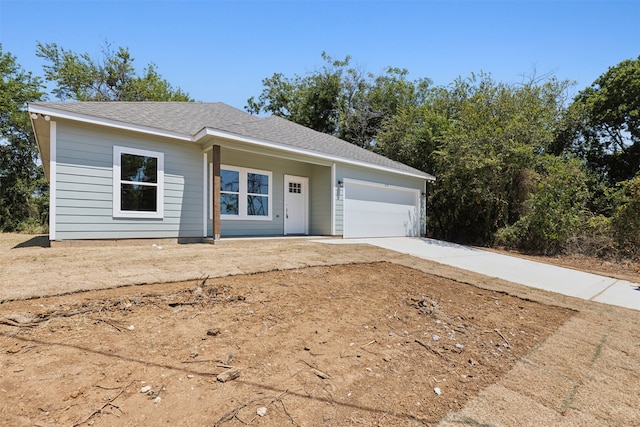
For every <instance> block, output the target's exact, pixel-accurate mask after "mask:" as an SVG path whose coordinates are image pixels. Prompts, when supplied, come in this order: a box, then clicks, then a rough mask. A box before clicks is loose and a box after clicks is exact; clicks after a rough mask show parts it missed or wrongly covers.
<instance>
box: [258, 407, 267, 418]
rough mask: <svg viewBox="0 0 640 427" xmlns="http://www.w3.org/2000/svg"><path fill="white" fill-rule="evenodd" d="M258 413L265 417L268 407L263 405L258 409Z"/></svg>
mask: <svg viewBox="0 0 640 427" xmlns="http://www.w3.org/2000/svg"><path fill="white" fill-rule="evenodd" d="M256 414H258V416H260V417H264V416H265V415H267V408H265V407H264V406H261V407H260V408H258V410H257V411H256Z"/></svg>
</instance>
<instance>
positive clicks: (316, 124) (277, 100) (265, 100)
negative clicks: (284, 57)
mask: <svg viewBox="0 0 640 427" xmlns="http://www.w3.org/2000/svg"><path fill="white" fill-rule="evenodd" d="M322 59H323V60H324V61H325V62H326V64H325V65H324V66H323V67H322V68H321V69H320V70H318V71H316V72H315V73H312V74H309V75H306V76H298V75H295V76H294V77H286V76H284V75H283V74H281V73H275V74H273V76H271V77H269V78H266V79H263V80H262V84H263V86H264V89H263V90H262V93H261V94H260V96H259V97H258V99H257V100H256V99H255V97H251V98H249V99H248V100H247V106H246V107H245V109H246V110H247V111H248V112H249V113H252V114H260V113H261V112H265V113H271V114H273V115H275V116H279V117H284V118H286V119H288V120H291V121H293V122H295V123H298V124H300V125H303V126H306V127H309V128H311V129H314V130H316V131H318V132H323V133H328V134H335V132H336V131H337V129H338V120H339V112H340V109H341V108H340V103H341V102H342V99H341V92H342V75H343V73H344V72H345V67H346V66H347V65H348V64H349V61H350V59H351V58H350V57H349V56H347V57H346V58H345V59H344V61H340V60H333V59H332V58H331V57H330V56H329V55H327V54H326V53H325V52H322Z"/></svg>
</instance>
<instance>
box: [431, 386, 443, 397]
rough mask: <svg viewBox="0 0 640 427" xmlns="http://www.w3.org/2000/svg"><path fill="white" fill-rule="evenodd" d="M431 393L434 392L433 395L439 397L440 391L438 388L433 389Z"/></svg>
mask: <svg viewBox="0 0 640 427" xmlns="http://www.w3.org/2000/svg"><path fill="white" fill-rule="evenodd" d="M433 392H434V393H435V394H437V395H438V396H440V395H441V394H442V390H440V387H436V388H434V389H433Z"/></svg>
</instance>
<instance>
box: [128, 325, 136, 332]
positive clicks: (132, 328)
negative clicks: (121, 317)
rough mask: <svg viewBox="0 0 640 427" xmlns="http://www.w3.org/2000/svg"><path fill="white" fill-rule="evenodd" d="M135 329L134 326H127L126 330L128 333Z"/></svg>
mask: <svg viewBox="0 0 640 427" xmlns="http://www.w3.org/2000/svg"><path fill="white" fill-rule="evenodd" d="M135 328H136V327H135V326H133V325H129V326H127V329H128V330H130V331H133V330H134V329H135Z"/></svg>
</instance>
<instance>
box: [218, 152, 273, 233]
mask: <svg viewBox="0 0 640 427" xmlns="http://www.w3.org/2000/svg"><path fill="white" fill-rule="evenodd" d="M222 169H225V170H230V171H234V172H238V174H239V178H238V179H239V181H240V182H239V184H240V191H239V192H238V199H239V200H238V215H225V214H222V212H221V213H220V219H221V220H231V221H271V220H272V219H273V172H271V171H265V170H260V169H253V168H244V167H240V166H231V165H222V164H221V165H220V171H222ZM250 173H255V174H259V175H266V176H267V178H268V180H269V181H268V185H269V191H268V192H267V194H260V196H265V197H267V209H268V215H249V214H248V213H247V210H248V209H247V207H248V202H247V196H249V192H248V191H247V176H248V174H250ZM222 193H223V192H222V191H220V194H222ZM251 194H253V193H251ZM212 215H213V202H212V207H211V210H210V216H212Z"/></svg>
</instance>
